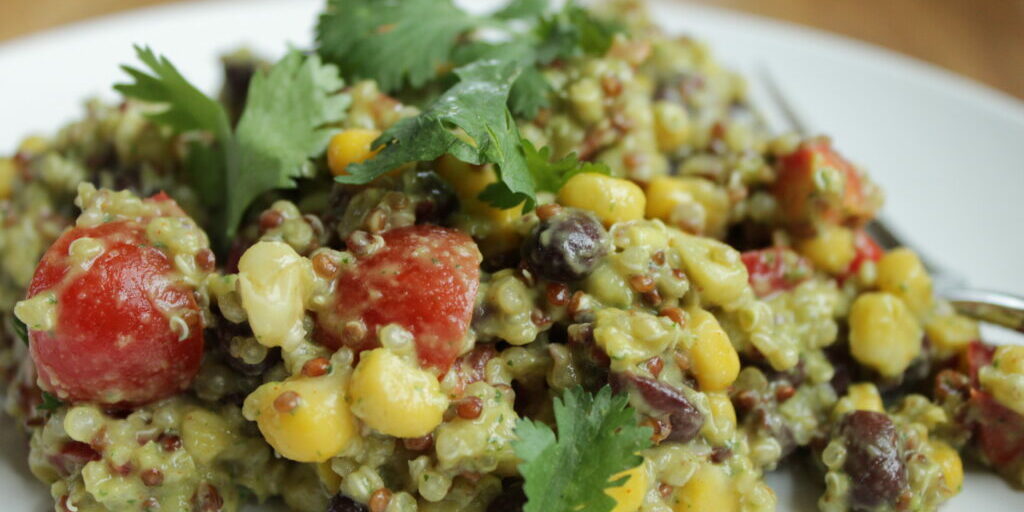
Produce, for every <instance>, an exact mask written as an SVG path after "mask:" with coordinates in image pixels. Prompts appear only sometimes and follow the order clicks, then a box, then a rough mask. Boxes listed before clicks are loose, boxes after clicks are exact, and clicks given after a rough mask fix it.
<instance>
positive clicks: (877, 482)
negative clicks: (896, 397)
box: [839, 411, 908, 510]
mask: <svg viewBox="0 0 1024 512" xmlns="http://www.w3.org/2000/svg"><path fill="white" fill-rule="evenodd" d="M839 432H840V435H842V436H843V437H845V439H846V463H845V464H844V465H843V470H845V471H846V472H847V473H848V474H849V475H850V484H851V485H850V506H851V508H852V509H854V510H864V509H875V508H877V507H880V506H883V505H887V504H889V505H894V504H896V502H897V500H898V499H899V498H900V496H901V495H902V494H904V493H905V492H907V491H908V484H907V467H906V465H905V464H904V463H903V459H902V458H901V457H900V453H899V449H898V447H897V439H896V427H895V426H894V425H893V423H892V420H890V419H889V417H888V416H886V415H885V414H884V413H880V412H874V411H854V412H852V413H850V414H847V415H846V417H844V418H843V420H842V422H841V424H840V426H839Z"/></svg>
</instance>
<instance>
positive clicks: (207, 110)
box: [114, 47, 348, 247]
mask: <svg viewBox="0 0 1024 512" xmlns="http://www.w3.org/2000/svg"><path fill="white" fill-rule="evenodd" d="M136 53H137V54H138V57H139V60H141V61H142V63H143V64H145V65H146V66H147V67H148V68H149V70H150V72H151V73H152V74H147V73H146V72H143V71H140V70H139V69H136V68H133V67H130V66H123V69H124V70H125V72H127V73H128V74H129V75H130V76H131V77H132V78H133V79H134V82H133V83H125V84H118V85H115V86H114V88H115V89H117V90H118V91H120V92H121V93H122V94H124V95H125V96H127V97H132V98H136V99H139V100H142V101H147V102H153V103H157V104H163V105H166V107H167V108H166V109H164V110H161V111H158V112H155V113H152V114H150V116H149V117H150V118H151V119H152V120H153V121H155V122H157V123H160V124H163V125H166V126H168V127H170V128H171V129H172V130H173V131H174V132H175V133H176V134H182V133H189V132H201V133H205V134H208V135H210V136H212V141H205V140H204V139H201V138H200V139H198V140H195V141H192V142H191V143H190V145H189V154H188V158H187V160H186V162H185V164H186V168H187V170H188V174H189V178H190V182H191V184H192V186H193V187H194V188H195V189H196V190H197V192H198V193H199V197H200V198H201V199H202V201H203V203H204V205H205V206H206V208H207V210H208V213H209V214H210V217H211V218H212V221H211V222H212V224H213V226H212V229H211V231H213V235H214V238H215V239H216V240H217V241H218V242H219V245H220V246H221V247H225V246H226V245H227V243H228V242H229V241H230V239H231V237H233V236H234V234H235V231H236V230H237V227H238V223H239V222H240V221H241V219H242V216H243V215H244V214H245V211H246V209H247V208H248V207H249V204H250V203H251V202H252V201H253V200H254V199H256V198H257V197H259V196H260V195H262V194H264V193H266V192H268V191H270V190H274V189H280V188H293V187H295V181H294V179H295V178H297V177H300V176H302V175H303V172H304V168H305V167H306V166H307V165H308V161H309V158H311V157H313V156H315V155H317V154H319V153H320V152H321V151H323V149H324V147H325V146H326V144H327V141H328V138H329V136H330V130H329V129H328V128H326V126H327V125H329V124H331V123H334V122H337V121H339V120H340V119H341V118H342V117H343V115H344V112H345V109H346V108H347V106H348V97H347V96H344V95H339V94H336V93H337V92H338V91H339V90H340V89H341V87H342V85H343V84H342V80H341V78H340V77H339V76H338V71H337V69H336V68H335V67H334V66H333V65H325V64H322V63H321V61H320V58H319V57H317V56H315V55H314V56H309V57H306V56H303V55H302V54H301V53H299V52H297V51H292V52H290V53H289V54H288V55H286V56H285V57H284V58H283V59H281V60H280V61H279V62H278V63H277V64H275V65H274V66H273V67H272V68H271V69H270V70H269V71H265V72H260V73H257V74H256V75H255V76H254V77H253V80H252V83H251V84H250V86H249V94H248V99H247V100H246V105H245V110H244V111H243V113H242V117H241V118H240V119H239V122H238V127H237V130H236V131H235V132H234V133H232V130H231V125H230V122H229V121H228V115H227V112H226V110H225V109H224V107H223V106H222V105H221V104H220V103H218V102H217V101H216V100H213V99H211V98H210V97H208V96H206V95H205V94H203V93H202V92H201V91H199V89H197V88H196V87H195V86H194V85H192V84H191V83H189V82H188V80H186V79H185V78H184V77H183V76H182V75H181V73H179V72H178V70H177V69H176V68H175V67H174V65H172V64H171V63H170V61H168V60H167V59H166V58H165V57H161V56H157V55H156V54H154V53H153V52H152V51H151V50H150V49H148V48H143V47H136Z"/></svg>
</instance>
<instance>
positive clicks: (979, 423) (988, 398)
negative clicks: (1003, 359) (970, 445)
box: [971, 390, 1024, 469]
mask: <svg viewBox="0 0 1024 512" xmlns="http://www.w3.org/2000/svg"><path fill="white" fill-rule="evenodd" d="M971 404H972V405H973V407H972V411H973V414H974V415H975V418H974V420H975V421H976V423H975V427H974V434H975V436H976V439H977V443H978V447H979V448H980V449H981V453H982V454H984V455H985V458H986V459H988V462H989V463H990V464H992V466H994V467H995V468H997V469H999V468H1002V467H1006V466H1009V465H1011V464H1013V463H1015V462H1017V461H1019V460H1020V458H1021V457H1024V416H1021V415H1020V414H1017V413H1016V412H1015V411H1013V410H1012V409H1010V408H1008V407H1006V406H1004V405H1003V404H1001V403H999V402H998V401H997V400H996V399H995V397H993V396H992V395H990V394H988V393H985V392H984V391H980V390H972V392H971Z"/></svg>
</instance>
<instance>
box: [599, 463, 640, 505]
mask: <svg viewBox="0 0 1024 512" xmlns="http://www.w3.org/2000/svg"><path fill="white" fill-rule="evenodd" d="M624 476H628V477H629V480H626V482H625V483H624V484H622V485H620V486H618V487H610V488H607V489H605V490H604V493H605V494H607V495H608V496H611V497H612V499H613V500H615V508H613V509H612V512H636V511H637V510H640V505H642V504H643V502H644V494H646V493H647V486H648V485H649V484H650V478H649V477H648V476H647V470H646V469H645V468H644V465H643V464H641V465H639V466H637V467H635V468H633V469H627V470H625V471H623V472H621V473H616V474H614V475H612V477H611V478H610V479H609V481H615V480H618V479H619V478H622V477H624Z"/></svg>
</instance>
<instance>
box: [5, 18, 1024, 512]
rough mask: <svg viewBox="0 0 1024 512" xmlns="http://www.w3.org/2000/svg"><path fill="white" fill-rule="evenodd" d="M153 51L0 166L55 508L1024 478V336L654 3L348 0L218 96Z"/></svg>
mask: <svg viewBox="0 0 1024 512" xmlns="http://www.w3.org/2000/svg"><path fill="white" fill-rule="evenodd" d="M136 53H137V61H136V62H132V63H127V65H126V66H124V71H125V78H124V81H123V82H122V83H119V84H116V85H115V89H117V91H119V93H120V94H121V97H122V99H121V101H120V102H118V103H115V104H107V103H103V102H100V101H95V100H94V101H90V102H88V103H87V104H86V108H85V112H84V114H83V115H82V116H81V117H80V119H79V120H78V121H75V122H73V123H71V124H69V125H67V126H65V127H64V128H62V129H61V130H59V131H58V132H56V133H55V134H53V135H50V136H30V137H27V138H25V139H24V141H23V142H22V143H21V144H20V145H19V146H18V147H17V148H13V149H14V150H13V152H6V153H0V226H2V228H0V314H2V322H3V323H2V325H0V383H2V384H3V387H4V388H5V389H6V393H5V396H4V398H5V401H4V405H5V409H6V412H7V413H9V414H10V415H12V416H13V417H14V418H15V419H16V420H17V421H18V422H19V424H20V425H21V426H22V427H23V428H24V431H25V432H26V434H27V435H26V439H27V442H28V443H29V446H30V454H29V459H28V461H27V463H28V466H29V468H30V469H31V471H32V473H33V474H34V475H35V477H37V478H38V479H39V480H40V481H42V482H44V483H45V484H46V485H47V486H49V489H50V493H51V495H52V498H53V506H54V510H56V511H58V512H79V511H81V512H103V511H145V512H171V511H196V512H215V511H226V512H228V511H237V510H241V509H243V508H245V507H248V506H252V505H253V504H257V503H264V502H268V501H269V502H276V503H279V504H283V505H284V506H286V507H287V508H288V509H291V510H295V511H302V512H306V511H308V512H366V511H368V512H413V511H479V512H516V511H524V512H570V511H572V512H577V511H585V512H590V511H593V512H638V511H643V512H701V511H709V512H741V511H742V512H762V511H772V510H776V509H777V503H776V496H775V493H774V492H773V490H772V489H771V488H770V487H769V486H768V485H767V484H766V483H765V480H764V477H765V475H766V473H768V472H771V471H773V470H775V469H776V468H777V467H778V466H779V464H780V463H782V462H783V461H789V460H796V461H798V463H801V464H806V465H807V466H808V467H810V468H813V469H812V470H811V472H812V474H814V475H815V478H817V479H818V480H819V482H820V489H821V491H820V492H821V494H820V498H819V499H818V507H819V508H820V510H822V511H824V512H840V511H847V510H849V511H863V512H901V511H930V510H936V509H939V508H940V507H942V505H943V503H944V502H946V501H947V500H949V499H950V498H951V497H953V496H954V495H956V494H957V493H958V492H959V491H960V489H961V486H962V484H963V480H964V471H963V463H962V460H966V459H970V460H974V461H978V462H979V463H980V464H982V465H984V466H986V467H988V468H990V469H991V470H992V471H994V472H997V473H998V474H1000V475H1001V476H1002V477H1004V479H1005V481H1006V483H1007V485H1010V486H1015V487H1021V486H1024V347H1019V346H1002V347H995V346H991V345H988V344H986V343H984V342H983V341H982V340H981V339H980V335H979V328H978V325H977V324H976V323H975V322H974V321H972V320H970V319H968V318H966V317H964V316H961V315H959V314H957V313H956V312H955V311H954V310H953V308H952V307H951V306H950V304H948V303H946V302H945V301H943V300H942V299H941V298H939V297H936V296H935V295H934V294H933V291H932V282H931V278H930V277H929V275H928V273H927V271H926V270H925V268H924V266H923V264H922V262H921V260H920V258H919V257H918V256H917V255H916V254H915V253H914V252H912V251H910V250H908V249H903V248H897V249H893V250H889V251H886V250H883V249H882V248H881V247H880V246H879V245H878V244H877V243H876V242H875V241H874V240H873V239H872V238H871V237H870V235H869V234H868V233H867V232H866V230H865V229H864V228H865V226H866V225H867V223H869V222H870V221H871V220H872V218H873V217H874V216H875V214H876V213H877V212H878V210H879V209H880V207H881V206H882V203H883V194H882V191H881V190H880V189H879V188H878V187H877V186H875V184H874V183H873V182H872V181H871V180H870V178H869V177H868V175H867V174H866V173H865V171H864V170H863V169H862V168H860V167H858V166H857V165H856V164H855V163H853V162H855V160H856V158H855V155H849V156H850V157H851V158H849V159H848V158H847V156H846V155H842V154H841V153H840V152H839V151H838V150H837V149H836V145H835V144H833V141H831V140H830V139H829V138H827V137H824V136H815V137H801V136H798V135H796V134H787V133H774V132H773V131H772V130H770V129H769V127H768V126H767V125H766V124H765V123H764V122H763V120H762V118H761V117H760V116H759V115H758V113H757V110H756V108H755V106H753V105H751V104H750V102H749V100H748V97H747V93H746V85H745V82H744V79H743V78H742V77H741V76H739V75H737V74H735V73H734V72H731V71H729V70H728V69H726V68H724V67H722V66H721V65H720V64H719V62H718V61H716V60H715V58H714V56H713V54H712V53H711V51H710V50H709V48H707V47H706V46H705V45H704V44H702V43H701V42H700V41H696V40H694V39H691V38H688V37H685V36H684V37H680V36H676V35H670V34H666V33H664V32H662V31H661V30H660V29H659V28H658V26H657V25H656V24H655V23H654V22H652V20H650V19H649V17H648V16H647V13H646V12H645V8H644V5H643V3H642V2H641V1H639V0H611V1H606V2H602V3H598V4H597V5H595V6H592V7H588V8H583V7H581V6H579V5H577V4H575V3H573V2H568V3H567V4H566V5H564V6H563V5H561V3H557V5H549V4H548V2H547V1H546V0H513V1H512V2H511V3H508V4H507V5H506V6H504V7H503V8H501V9H500V10H498V11H495V12H491V13H487V14H470V13H467V12H464V11H462V10H460V9H459V8H457V7H456V6H454V4H453V3H452V2H451V0H405V1H398V0H384V1H377V0H329V1H327V2H326V5H325V8H324V10H323V13H322V14H321V15H320V17H319V19H318V20H317V23H316V43H315V45H314V47H313V48H308V49H301V50H291V51H290V52H288V53H287V54H286V55H285V56H284V57H283V58H281V59H280V60H278V61H276V62H271V61H266V60H264V59H262V58H261V57H260V56H257V55H253V54H251V53H249V52H248V51H245V50H240V51H237V52H235V53H232V54H229V55H226V56H224V57H223V58H222V61H223V70H224V81H223V84H224V85H223V88H222V90H221V92H220V94H219V95H218V96H208V95H206V94H204V93H203V92H201V91H200V90H198V89H197V88H196V87H195V86H193V85H192V84H191V83H190V82H189V80H188V77H186V76H183V75H182V74H181V73H179V71H178V70H177V68H176V67H175V66H174V64H173V63H172V62H170V61H169V60H167V59H166V58H164V57H162V56H161V54H160V53H159V49H150V48H148V47H144V46H139V47H137V48H136ZM4 149H5V150H8V149H10V148H4ZM901 192H904V191H893V193H897V194H898V193H901Z"/></svg>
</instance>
